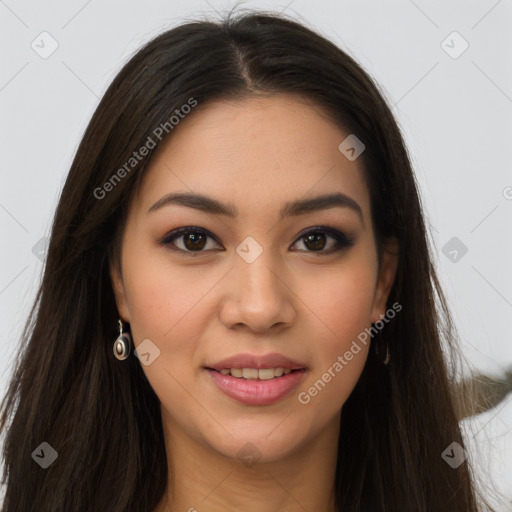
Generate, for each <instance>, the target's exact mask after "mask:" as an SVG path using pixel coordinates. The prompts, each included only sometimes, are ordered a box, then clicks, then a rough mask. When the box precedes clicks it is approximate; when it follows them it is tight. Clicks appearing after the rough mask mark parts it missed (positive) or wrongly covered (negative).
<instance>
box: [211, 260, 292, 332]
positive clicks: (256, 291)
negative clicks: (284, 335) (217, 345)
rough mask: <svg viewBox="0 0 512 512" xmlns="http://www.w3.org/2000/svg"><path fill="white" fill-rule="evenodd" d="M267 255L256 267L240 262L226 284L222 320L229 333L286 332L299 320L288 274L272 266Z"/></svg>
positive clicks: (256, 262)
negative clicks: (232, 331) (279, 330)
mask: <svg viewBox="0 0 512 512" xmlns="http://www.w3.org/2000/svg"><path fill="white" fill-rule="evenodd" d="M265 253H266V252H265V251H263V253H262V254H261V255H260V256H259V257H258V259H257V260H256V261H254V262H252V263H247V262H246V261H244V260H243V259H242V258H239V259H238V261H236V262H235V268H234V269H233V270H232V271H231V272H230V273H229V279H228V280H226V281H225V282H224V287H225V288H224V290H225V293H224V300H223V301H222V305H221V309H220V319H221V321H222V323H223V324H224V325H225V326H226V327H227V328H229V329H235V330H236V329H244V328H245V329H248V330H250V331H253V332H258V333H262V332H266V331H268V330H269V329H271V328H272V329H273V331H275V330H277V329H285V328H286V327H289V326H291V325H292V323H293V321H294V319H295V316H296V310H295V308H294V305H293V301H294V297H295V296H294V294H293V291H292V289H291V288H290V287H289V285H287V283H286V276H285V275H284V271H283V270H282V269H281V270H279V269H278V268H277V267H276V265H275V264H274V265H272V262H271V260H270V258H267V257H266V256H264V255H265ZM272 267H273V268H272ZM288 280H289V278H288Z"/></svg>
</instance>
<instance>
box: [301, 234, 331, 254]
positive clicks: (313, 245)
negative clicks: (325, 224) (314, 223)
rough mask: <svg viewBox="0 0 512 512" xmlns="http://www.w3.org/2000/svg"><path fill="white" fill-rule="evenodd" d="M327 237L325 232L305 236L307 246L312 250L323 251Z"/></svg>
mask: <svg viewBox="0 0 512 512" xmlns="http://www.w3.org/2000/svg"><path fill="white" fill-rule="evenodd" d="M325 239H326V236H325V233H314V234H310V235H306V236H305V237H304V238H303V240H304V244H305V245H306V247H307V248H308V249H311V250H312V251H321V250H322V249H323V248H324V247H325Z"/></svg>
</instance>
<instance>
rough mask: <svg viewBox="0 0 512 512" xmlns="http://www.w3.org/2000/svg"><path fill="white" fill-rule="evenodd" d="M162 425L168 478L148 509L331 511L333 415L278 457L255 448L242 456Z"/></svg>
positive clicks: (335, 425)
mask: <svg viewBox="0 0 512 512" xmlns="http://www.w3.org/2000/svg"><path fill="white" fill-rule="evenodd" d="M174 427H176V426H174ZM165 430H166V432H165V439H166V451H167V460H168V467H169V482H168V485H167V489H166V493H165V495H164V497H163V499H162V500H161V502H160V503H159V505H158V507H157V508H156V509H155V510H154V511H153V512H177V511H180V512H181V511H187V512H199V511H202V510H208V512H221V511H223V512H224V511H226V510H243V511H244V512H259V511H261V510H262V507H263V506H264V509H265V511H266V512H304V510H308V511H310V512H314V511H318V512H335V508H334V478H335V471H336V461H337V446H338V434H339V417H337V418H336V421H333V423H332V425H331V426H329V428H327V429H326V430H324V431H323V432H322V433H321V435H319V436H317V437H316V438H313V439H308V442H307V444H305V445H304V446H300V447H297V448H296V449H295V450H294V451H293V453H290V454H289V455H288V456H287V457H285V458H282V459H280V460H272V457H271V456H268V455H267V456H266V457H265V455H266V454H261V458H260V459H258V457H257V456H256V457H254V458H253V460H251V458H250V457H249V458H248V459H245V462H244V461H243V460H240V459H239V458H229V457H226V456H224V455H222V454H220V453H218V452H216V451H213V450H212V448H211V447H209V446H205V445H204V444H200V443H197V442H195V441H194V440H191V439H190V438H189V437H188V436H187V435H186V434H184V433H183V432H182V431H181V430H180V429H178V428H168V429H165V428H164V431H165ZM256 443H257V442H255V444H256ZM333 447H336V448H334V449H333ZM251 450H254V454H256V449H255V448H252V449H251V448H250V446H249V445H248V446H247V447H246V453H248V454H249V455H251Z"/></svg>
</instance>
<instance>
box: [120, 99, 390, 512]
mask: <svg viewBox="0 0 512 512" xmlns="http://www.w3.org/2000/svg"><path fill="white" fill-rule="evenodd" d="M347 135H348V134H347V133H344V132H343V131H342V130H341V129H340V128H339V127H338V126H336V125H335V124H334V123H333V122H332V121H330V120H329V119H328V118H327V117H326V116H325V115H323V114H322V113H321V111H320V109H318V108H316V107H315V106H314V105H312V104H310V103H309V102H308V101H307V100H305V99H303V98H301V97H299V96H294V95H287V94H278V95H273V96H259V97H256V96H255V97H252V98H251V99H248V100H243V101H240V102H227V101H225V100H222V101H215V102H212V103H209V104H207V105H203V106H198V107H197V108H196V109H195V110H194V111H193V112H192V113H191V114H189V115H188V116H187V117H186V118H185V119H184V120H182V121H181V122H180V124H179V125H178V126H177V127H176V128H175V129H174V130H173V132H172V136H171V137H169V138H168V139H167V140H165V141H164V142H163V143H161V145H160V146H159V148H158V151H157V153H156V155H155V156H154V158H153V160H152V162H151V164H150V165H149V167H148V170H147V175H146V176H145V178H144V180H143V182H142V186H141V188H140V190H139V193H138V194H137V195H136V196H135V197H134V199H133V201H132V203H131V204H130V209H129V214H128V219H127V224H126V226H125V231H124V234H123V239H122V248H121V269H122V270H121V271H120V270H119V269H117V268H116V266H115V265H112V266H111V276H112V283H113V288H114V292H115V295H116V302H117V306H118V311H119V315H120V317H121V318H122V319H123V320H124V321H125V322H127V323H129V324H130V328H131V333H132V337H133V340H134V343H135V345H136V346H137V345H139V344H140V343H141V342H142V340H144V339H150V340H151V341H152V342H153V343H154V344H155V345H156V346H157V347H158V348H159V350H160V355H159V357H157V358H156V359H155V360H154V362H153V363H152V364H150V365H149V366H144V365H143V370H144V372H145V374H146V375H147V378H148V380H149V382H150V384H151V386H152V387H153V389H154V390H155V392H156V394H157V395H158V397H159V399H160V401H161V410H162V421H163V427H164V433H165V442H166V453H167V460H168V465H169V469H170V471H169V475H170V477H169V485H168V492H167V493H166V496H164V498H163V499H162V501H161V502H160V504H159V505H158V507H157V508H156V509H155V511H154V512H163V511H171V510H173V511H174V510H175V511H178V510H179V511H190V512H192V511H194V510H198V511H209V512H215V511H221V510H222V511H225V510H244V511H245V512H253V511H261V510H263V509H264V510H266V511H269V512H273V511H275V512H278V511H279V512H283V511H286V512H292V511H293V512H294V511H304V510H308V511H322V512H325V511H330V510H334V504H333V481H334V474H335V467H336V457H337V455H336V453H337V450H336V447H337V441H338V436H339V419H340V414H341V411H342V406H343V404H344V403H345V401H346V399H347V398H348V396H349V395H350V393H351V391H352V390H353V388H354V386H355V384H356V383H357V380H358V378H359V376H360V374H361V372H362V369H363V366H364V364H365V361H366V358H367V354H368V350H369V343H368V345H366V346H365V345H363V344H360V346H361V350H360V351H359V352H358V354H357V355H355V356H354V357H353V359H352V360H351V361H350V362H348V364H347V365H346V366H344V368H343V370H342V371H341V372H339V373H337V374H336V376H335V377H333V378H332V379H331V381H330V382H329V383H328V384H326V386H325V387H324V388H323V389H322V390H321V391H320V392H318V394H317V395H316V396H314V397H312V398H311V400H310V402H309V403H308V404H301V403H300V402H299V401H298V399H297V395H298V393H299V392H300V391H304V390H306V391H307V390H308V388H310V387H311V386H312V385H313V384H314V383H315V382H316V381H318V379H319V378H321V376H322V374H323V373H324V372H326V371H327V369H328V368H329V367H332V366H333V364H334V362H335V361H336V360H337V357H338V356H340V355H343V354H344V353H345V352H346V351H347V350H348V349H349V348H350V346H351V344H352V342H353V341H354V340H356V339H357V336H358V334H359V333H361V332H362V331H364V329H365V328H369V327H370V325H371V323H372V322H376V321H377V320H379V319H380V318H381V316H382V315H383V314H384V313H385V311H386V300H387V297H388V294H389V291H390V289H391V287H392V284H393V281H394V278H395V273H396V267H397V256H396V244H394V243H393V244H392V243H390V244H389V245H388V246H387V248H386V250H385V252H384V254H383V259H382V262H381V265H380V267H379V264H378V259H377V252H376V246H375V241H374V232H373V226H372V222H371V217H370V198H369V192H368V189H367V186H366V184H365V181H364V179H363V171H362V168H361V166H360V162H361V159H356V160H355V161H349V160H348V159H347V158H346V157H345V156H344V155H343V154H342V153H341V152H340V151H339V150H338V145H339V144H340V143H341V141H343V140H344V139H345V138H346V137H347ZM335 191H336V192H341V193H343V194H345V195H347V196H349V197H350V198H352V199H353V200H354V201H356V202H357V203H358V205H359V206H360V208H361V213H362V217H360V216H359V215H358V214H357V213H356V212H355V211H353V210H352V209H350V208H347V207H332V208H328V209H323V210H320V211H315V212H308V213H304V214H301V215H297V216H293V217H288V218H285V219H283V220H279V218H278V212H279V211H280V209H281V207H282V206H283V205H284V204H285V203H286V202H287V201H293V200H296V199H304V198H305V197H306V196H307V197H308V198H309V197H313V196H316V195H320V194H325V193H333V192H335ZM170 192H195V193H201V194H205V195H208V196H210V197H213V198H215V199H217V200H219V201H221V202H223V203H228V202H229V203H231V204H232V205H234V206H236V207H237V208H238V210H239V215H238V217H236V218H228V217H226V216H222V215H216V214H211V213H207V212H204V211H199V210H196V209H193V208H190V207H186V206H182V205H167V206H165V207H162V208H160V209H157V210H155V211H153V212H151V213H146V212H147V210H148V209H149V208H150V207H151V206H152V205H153V204H154V203H155V202H157V201H158V200H159V199H160V198H161V197H163V196H164V195H166V194H168V193H170ZM184 226H194V227H196V228H202V229H204V230H207V231H209V232H210V233H211V234H212V235H213V236H214V237H215V238H212V237H210V238H207V241H206V245H204V246H203V248H202V249H199V250H198V251H195V252H194V251H193V245H192V244H191V243H190V237H189V236H187V235H185V236H181V237H178V238H176V239H175V240H174V242H173V243H169V244H168V246H167V247H166V246H164V245H161V244H159V241H160V240H161V239H162V238H164V237H165V235H167V234H168V233H170V232H171V231H172V230H174V229H176V228H179V227H184ZM317 226H326V227H330V228H333V229H336V230H338V231H340V232H342V233H344V234H346V235H347V236H349V237H352V238H353V239H354V244H353V246H352V247H349V248H341V250H340V251H337V252H333V253H331V254H327V252H326V251H328V249H329V248H330V247H335V246H336V240H335V239H333V238H331V236H330V235H326V238H325V239H323V240H324V243H325V246H324V248H322V245H321V241H322V239H321V241H320V243H319V245H318V246H315V243H314V242H313V243H309V244H308V243H306V241H305V240H304V238H303V236H304V235H305V234H307V233H303V232H305V231H306V230H309V228H314V227H317ZM301 235H302V236H301ZM248 236H251V237H253V238H254V239H255V240H256V241H257V242H258V243H259V244H260V246H261V247H262V249H263V252H262V253H261V254H260V255H259V257H258V258H257V259H256V260H255V261H254V262H252V263H247V262H246V261H245V260H244V259H243V258H241V257H240V256H239V255H238V253H237V252H236V248H237V247H238V246H239V244H240V243H241V242H242V241H243V240H244V239H245V238H246V237H248ZM320 236H322V235H321V234H320ZM187 241H188V245H186V244H187ZM173 244H174V245H173ZM171 247H175V248H176V249H179V248H181V249H182V251H183V252H180V251H179V250H175V251H173V250H172V249H171ZM187 247H192V250H191V249H188V253H186V252H184V251H187ZM315 247H320V249H319V250H316V251H315ZM201 250H202V252H200V251H201ZM322 251H323V253H322ZM240 352H248V353H251V354H257V355H260V354H267V353H270V352H279V353H281V354H284V355H286V356H288V357H290V358H292V359H297V360H299V361H302V362H304V363H305V364H306V366H307V372H306V375H305V376H304V380H303V381H302V383H301V385H300V387H299V388H298V389H296V390H294V391H293V392H292V393H291V394H290V395H288V396H287V397H285V398H283V399H282V400H280V401H278V402H277V403H273V404H271V405H264V406H248V405H244V404H242V403H239V402H237V401H235V400H233V399H232V398H230V397H228V396H226V395H225V394H223V393H222V392H221V391H219V390H218V388H217V387H216V386H215V385H214V383H213V382H212V380H211V378H210V374H208V373H207V372H206V371H205V370H204V369H203V366H204V365H205V364H206V363H207V362H210V363H211V362H216V361H219V360H221V359H224V358H225V357H228V356H231V355H234V354H237V353H240ZM248 442H250V443H252V445H254V446H255V447H256V448H252V450H254V452H255V453H256V452H257V454H258V455H259V456H260V458H259V460H257V462H256V463H254V464H252V465H249V464H244V463H243V462H242V461H241V460H240V458H239V457H238V456H237V453H238V451H239V450H240V449H241V448H242V447H244V446H245V445H246V443H248ZM173 474H174V478H173V477H172V475H173ZM263 507H264V508H263Z"/></svg>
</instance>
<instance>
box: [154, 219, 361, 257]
mask: <svg viewBox="0 0 512 512" xmlns="http://www.w3.org/2000/svg"><path fill="white" fill-rule="evenodd" d="M189 233H200V234H203V235H206V236H207V237H210V238H213V239H214V240H215V241H216V242H217V243H218V244H219V245H220V242H218V241H217V239H216V237H215V236H213V235H212V234H211V233H210V232H209V231H207V230H205V229H203V228H198V227H195V226H186V227H182V228H177V229H175V230H173V231H171V232H170V233H168V234H167V235H165V237H164V238H163V239H162V240H160V242H159V243H160V245H163V246H166V247H168V248H169V249H171V250H173V251H179V252H183V253H187V254H191V255H195V254H200V253H203V252H206V251H205V250H200V251H190V250H186V249H180V248H179V247H176V246H174V247H172V242H174V241H175V240H177V239H179V238H180V237H183V236H184V235H187V234H189ZM313 233H315V234H316V233H322V234H325V235H328V236H330V237H332V238H334V239H335V240H336V243H337V245H335V246H334V247H331V248H330V249H327V250H323V249H322V250H320V251H308V250H305V251H303V250H301V251H299V252H310V253H313V254H321V255H329V254H333V253H335V252H339V251H341V250H343V249H347V248H349V247H352V246H353V245H354V240H353V239H351V238H349V237H348V236H346V235H345V234H344V233H342V232H341V231H338V230H337V229H333V228H329V227H323V226H316V227H314V228H310V229H308V230H307V231H303V232H302V233H301V234H300V235H299V236H298V237H297V239H296V240H295V242H294V244H295V243H297V242H299V241H301V240H302V239H303V238H305V237H306V236H308V235H310V234H313ZM207 250H208V249H207Z"/></svg>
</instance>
